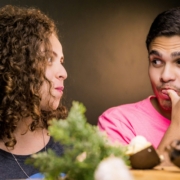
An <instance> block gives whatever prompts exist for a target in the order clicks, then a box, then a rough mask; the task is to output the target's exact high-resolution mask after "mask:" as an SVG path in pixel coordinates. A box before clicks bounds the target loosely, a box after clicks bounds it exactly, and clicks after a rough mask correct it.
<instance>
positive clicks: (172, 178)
mask: <svg viewBox="0 0 180 180" xmlns="http://www.w3.org/2000/svg"><path fill="white" fill-rule="evenodd" d="M130 172H131V173H132V175H133V177H134V180H180V168H178V167H175V166H173V167H163V168H162V167H157V168H155V169H152V170H130Z"/></svg>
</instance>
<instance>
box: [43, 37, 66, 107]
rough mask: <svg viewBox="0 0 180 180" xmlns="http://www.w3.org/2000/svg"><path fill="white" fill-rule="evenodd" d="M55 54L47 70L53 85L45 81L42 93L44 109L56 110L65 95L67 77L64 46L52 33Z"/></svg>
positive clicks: (49, 61) (47, 76)
mask: <svg viewBox="0 0 180 180" xmlns="http://www.w3.org/2000/svg"><path fill="white" fill-rule="evenodd" d="M49 40H50V42H51V45H52V51H53V55H52V58H49V59H48V60H47V61H48V63H47V67H46V70H45V76H46V78H47V79H48V80H49V81H50V82H51V86H50V85H49V83H48V82H47V81H44V83H43V85H42V87H41V90H40V94H41V104H40V106H41V109H42V110H56V109H57V107H58V106H59V103H60V100H61V97H62V95H63V89H64V80H65V79H66V78H67V72H66V70H65V68H64V66H63V65H62V64H63V61H64V56H63V52H62V46H61V43H60V42H59V40H58V39H57V37H56V36H55V35H54V34H52V35H51V36H50V39H49Z"/></svg>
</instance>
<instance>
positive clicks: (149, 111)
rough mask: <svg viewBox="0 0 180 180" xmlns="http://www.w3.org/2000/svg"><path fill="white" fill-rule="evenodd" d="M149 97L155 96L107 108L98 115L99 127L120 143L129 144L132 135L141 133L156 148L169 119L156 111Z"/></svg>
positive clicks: (168, 123)
mask: <svg viewBox="0 0 180 180" xmlns="http://www.w3.org/2000/svg"><path fill="white" fill-rule="evenodd" d="M150 98H155V97H154V96H150V97H148V98H147V99H144V100H142V101H139V102H137V103H133V104H125V105H121V106H117V107H112V108H110V109H108V110H107V111H105V112H104V113H103V114H102V115H101V116H100V117H99V121H98V126H99V129H100V130H102V131H106V133H107V135H108V137H109V138H110V139H111V140H112V141H119V142H121V143H122V144H129V142H130V141H131V139H132V138H133V137H135V136H137V135H141V136H144V137H145V138H146V139H147V140H148V141H149V142H151V143H152V145H153V146H154V147H155V148H157V147H158V145H159V143H160V141H161V139H162V137H163V135H164V133H165V132H166V130H167V128H168V127H169V125H170V120H169V119H167V118H165V117H163V116H162V115H161V114H160V113H159V112H157V110H156V109H155V108H154V107H153V106H152V104H151V101H150Z"/></svg>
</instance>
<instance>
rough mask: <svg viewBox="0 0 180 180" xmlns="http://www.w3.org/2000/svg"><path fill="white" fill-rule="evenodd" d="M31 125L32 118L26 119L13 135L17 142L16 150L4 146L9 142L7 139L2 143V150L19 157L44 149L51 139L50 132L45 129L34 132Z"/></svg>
mask: <svg viewBox="0 0 180 180" xmlns="http://www.w3.org/2000/svg"><path fill="white" fill-rule="evenodd" d="M31 123H32V119H31V118H26V119H24V120H22V121H20V122H19V123H18V126H17V128H16V130H15V131H14V133H13V134H14V137H15V138H16V141H17V143H16V144H15V146H14V149H11V148H7V147H6V146H5V145H4V142H7V139H4V140H3V141H1V142H0V148H1V149H3V150H5V151H7V152H8V151H10V152H11V153H13V154H17V155H29V154H34V153H36V152H38V151H40V150H41V149H43V148H44V147H45V146H46V144H47V143H48V141H49V138H50V137H49V135H48V131H47V129H45V128H44V129H43V128H37V129H35V130H34V131H31V130H30V128H29V127H30V124H31Z"/></svg>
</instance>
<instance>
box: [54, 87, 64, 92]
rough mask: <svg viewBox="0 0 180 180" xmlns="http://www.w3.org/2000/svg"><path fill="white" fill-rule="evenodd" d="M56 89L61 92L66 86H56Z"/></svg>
mask: <svg viewBox="0 0 180 180" xmlns="http://www.w3.org/2000/svg"><path fill="white" fill-rule="evenodd" d="M55 89H56V90H57V91H59V92H63V89H64V87H56V88H55Z"/></svg>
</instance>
